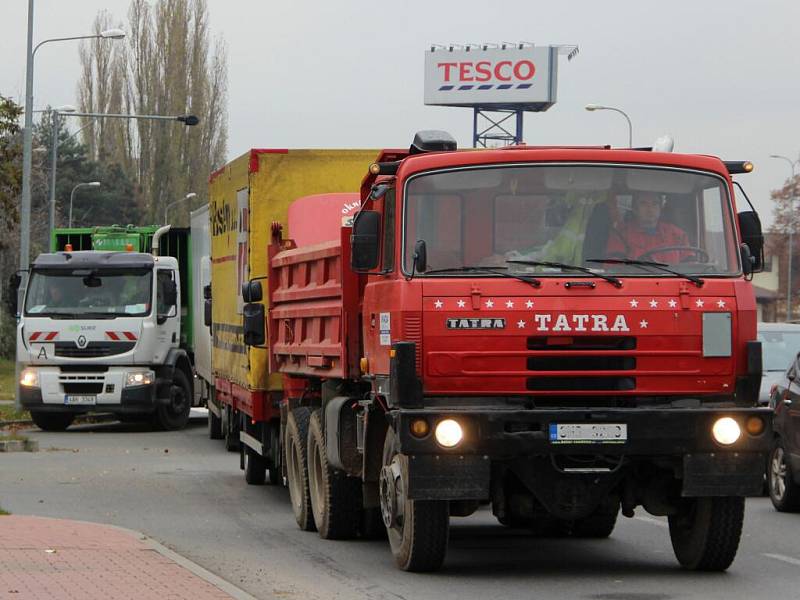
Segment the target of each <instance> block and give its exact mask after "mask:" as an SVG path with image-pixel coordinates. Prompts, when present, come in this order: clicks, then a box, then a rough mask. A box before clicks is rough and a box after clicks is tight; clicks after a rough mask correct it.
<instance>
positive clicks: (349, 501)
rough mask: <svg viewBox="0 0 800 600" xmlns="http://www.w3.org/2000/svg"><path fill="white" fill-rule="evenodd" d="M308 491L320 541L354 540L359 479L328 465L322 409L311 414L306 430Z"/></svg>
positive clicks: (359, 491) (358, 520) (359, 496)
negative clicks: (321, 539)
mask: <svg viewBox="0 0 800 600" xmlns="http://www.w3.org/2000/svg"><path fill="white" fill-rule="evenodd" d="M308 490H309V494H310V497H311V512H312V513H313V515H314V524H315V525H316V526H317V531H318V532H319V536H320V537H321V538H323V539H326V540H345V539H350V538H354V537H356V534H357V533H358V526H359V524H360V520H361V480H360V479H356V478H354V477H348V476H347V474H346V473H344V472H343V471H337V470H335V469H333V468H332V467H331V466H330V465H329V464H328V454H327V452H326V450H325V432H324V431H323V429H322V411H321V410H315V411H314V414H312V415H311V421H310V423H309V427H308Z"/></svg>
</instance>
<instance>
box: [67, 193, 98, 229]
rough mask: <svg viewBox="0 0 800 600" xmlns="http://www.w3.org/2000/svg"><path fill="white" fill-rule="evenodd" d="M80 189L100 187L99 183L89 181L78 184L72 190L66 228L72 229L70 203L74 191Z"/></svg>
mask: <svg viewBox="0 0 800 600" xmlns="http://www.w3.org/2000/svg"><path fill="white" fill-rule="evenodd" d="M81 187H95V188H96V187H100V182H99V181H90V182H88V183H79V184H78V185H76V186H75V187H74V188H72V192H71V193H70V195H69V225H67V227H68V228H70V229H71V228H72V201H73V200H74V199H75V190H77V189H78V188H81Z"/></svg>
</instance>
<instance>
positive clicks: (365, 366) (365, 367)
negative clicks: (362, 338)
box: [358, 356, 369, 373]
mask: <svg viewBox="0 0 800 600" xmlns="http://www.w3.org/2000/svg"><path fill="white" fill-rule="evenodd" d="M358 368H359V369H361V372H362V373H369V359H368V358H367V357H366V356H362V357H361V360H360V361H358Z"/></svg>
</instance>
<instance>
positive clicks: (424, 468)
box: [408, 455, 491, 500]
mask: <svg viewBox="0 0 800 600" xmlns="http://www.w3.org/2000/svg"><path fill="white" fill-rule="evenodd" d="M490 478H491V461H490V460H489V458H488V457H485V456H456V455H453V456H447V455H445V456H442V455H412V456H409V457H408V479H409V481H408V497H409V498H410V499H411V500H486V499H487V498H489V480H490Z"/></svg>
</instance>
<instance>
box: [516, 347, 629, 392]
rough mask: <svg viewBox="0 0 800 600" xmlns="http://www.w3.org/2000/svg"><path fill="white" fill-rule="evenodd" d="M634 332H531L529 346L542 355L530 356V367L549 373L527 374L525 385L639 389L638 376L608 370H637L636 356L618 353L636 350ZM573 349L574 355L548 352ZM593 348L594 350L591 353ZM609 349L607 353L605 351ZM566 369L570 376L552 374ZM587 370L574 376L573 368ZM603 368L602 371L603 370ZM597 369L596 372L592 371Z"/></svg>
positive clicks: (544, 389) (563, 389) (542, 389)
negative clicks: (547, 334) (619, 334)
mask: <svg viewBox="0 0 800 600" xmlns="http://www.w3.org/2000/svg"><path fill="white" fill-rule="evenodd" d="M636 345H637V344H636V338H635V337H633V336H575V337H570V336H532V337H529V338H528V340H527V347H528V350H538V351H540V352H542V353H543V354H544V355H543V356H537V355H533V356H529V357H528V359H527V369H528V371H542V372H546V373H547V374H546V375H545V374H543V375H541V376H533V377H528V378H527V381H526V388H527V389H528V390H530V391H535V392H619V391H630V390H635V389H636V378H635V377H630V376H628V375H629V374H628V373H625V374H623V373H619V374H615V373H609V371H612V372H613V371H635V370H636V357H635V356H615V354H617V353H619V352H624V351H630V350H636ZM565 350H570V351H574V352H578V353H580V354H578V355H572V356H553V355H552V354H550V355H547V354H545V353H548V352H549V353H552V352H559V353H560V352H563V351H565ZM590 352H592V353H594V354H589V353H590ZM605 353H608V354H605ZM559 371H563V372H565V373H568V372H571V373H573V375H571V376H558V375H553V373H557V372H559ZM576 371H578V372H581V373H586V375H585V376H580V377H575V376H574V372H576ZM600 372H603V373H602V374H600ZM592 373H597V374H592Z"/></svg>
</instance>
